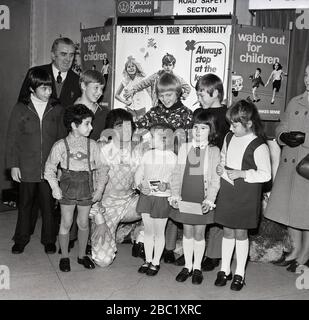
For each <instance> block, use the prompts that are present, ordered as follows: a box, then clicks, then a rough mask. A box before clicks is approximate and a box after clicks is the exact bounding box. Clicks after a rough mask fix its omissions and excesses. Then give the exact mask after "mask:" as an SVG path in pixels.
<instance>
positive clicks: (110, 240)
mask: <svg viewBox="0 0 309 320" xmlns="http://www.w3.org/2000/svg"><path fill="white" fill-rule="evenodd" d="M142 152H143V148H142V146H135V147H133V146H132V145H131V146H130V148H127V149H123V150H121V149H119V148H118V147H117V146H116V145H115V144H114V143H113V142H110V143H108V144H105V145H103V146H102V148H101V161H102V162H103V164H104V167H105V172H106V175H108V182H107V184H106V187H105V191H104V195H103V198H102V201H101V202H100V203H97V204H95V205H94V206H93V207H92V209H91V212H90V213H91V215H92V216H95V215H96V214H97V213H98V212H101V213H103V215H104V219H105V223H106V225H107V227H108V229H109V232H107V233H106V235H105V240H104V243H103V242H102V241H101V240H102V239H101V238H100V240H99V241H98V242H97V243H92V258H93V260H94V261H95V262H96V263H97V264H98V265H99V266H101V267H105V266H108V265H109V264H111V263H112V262H113V260H114V258H115V256H116V251H117V246H116V242H117V241H116V232H117V234H118V233H119V231H120V230H119V228H118V226H119V223H120V222H132V221H137V220H140V219H141V217H140V216H139V215H138V214H137V213H136V204H137V201H138V195H137V194H136V193H135V192H134V190H133V182H134V174H135V171H136V169H137V166H138V164H139V162H140V159H141V157H142ZM117 228H118V229H117ZM124 228H125V229H126V231H124V233H129V232H130V231H131V229H132V227H130V228H126V227H124Z"/></svg>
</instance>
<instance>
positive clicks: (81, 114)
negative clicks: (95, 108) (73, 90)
mask: <svg viewBox="0 0 309 320" xmlns="http://www.w3.org/2000/svg"><path fill="white" fill-rule="evenodd" d="M86 118H92V119H94V113H93V112H92V111H91V110H90V109H89V108H87V107H86V106H85V105H84V104H74V105H71V106H69V107H67V108H66V109H65V111H64V115H63V123H64V126H65V127H66V128H67V129H68V131H72V122H74V123H75V125H76V126H79V125H80V124H81V123H82V122H83V120H84V119H86Z"/></svg>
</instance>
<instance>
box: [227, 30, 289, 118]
mask: <svg viewBox="0 0 309 320" xmlns="http://www.w3.org/2000/svg"><path fill="white" fill-rule="evenodd" d="M235 32H236V34H235V43H234V48H235V49H234V58H233V67H232V92H233V100H234V101H235V100H238V99H251V100H258V101H255V104H256V106H257V107H258V109H259V113H260V115H261V118H262V119H263V120H278V119H279V117H280V113H281V112H282V111H283V110H284V108H285V103H286V86H287V76H288V74H287V72H288V61H289V59H288V57H289V42H290V40H289V39H290V34H289V31H287V30H286V31H284V30H279V29H265V28H259V27H251V26H236V30H235ZM277 62H279V63H280V65H281V66H282V69H281V72H280V71H277V70H275V69H274V64H275V63H277ZM257 68H259V69H261V73H260V79H261V80H262V82H263V83H264V84H265V85H266V83H267V80H268V79H269V78H270V75H271V74H272V72H273V71H274V73H273V76H272V77H271V79H270V80H269V83H268V84H267V86H266V87H264V86H263V84H262V83H261V82H259V80H257V74H256V71H257ZM255 74H256V75H255ZM274 81H276V82H274ZM258 82H259V84H258ZM257 85H258V87H256V86H257ZM254 87H256V89H255V92H253V88H254ZM274 90H275V91H276V92H275V96H274V98H273V93H274ZM255 98H257V99H255ZM272 102H273V103H272Z"/></svg>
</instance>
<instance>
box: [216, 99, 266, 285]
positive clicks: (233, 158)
mask: <svg viewBox="0 0 309 320" xmlns="http://www.w3.org/2000/svg"><path fill="white" fill-rule="evenodd" d="M227 118H228V120H229V122H230V123H231V127H230V130H231V131H232V132H229V133H228V134H227V135H226V137H225V140H224V144H223V148H222V151H221V164H220V165H219V166H218V168H217V172H218V174H219V175H220V176H221V188H220V192H219V194H218V198H217V203H216V205H217V207H216V213H215V222H216V223H219V224H221V225H222V226H223V227H224V228H223V232H224V234H223V239H222V262H221V271H219V272H218V274H217V279H216V281H215V285H216V286H225V285H226V283H227V280H232V273H231V270H230V265H231V260H232V256H233V252H234V248H236V250H235V251H236V260H237V265H236V271H235V274H234V277H233V281H232V283H231V289H232V290H235V291H239V290H241V289H242V287H243V285H244V279H245V267H246V261H247V258H248V252H249V240H248V229H255V228H257V226H258V221H259V215H260V205H261V192H262V183H263V182H266V181H269V180H270V179H271V164H270V156H269V150H268V146H267V144H266V143H265V138H264V132H263V127H262V123H261V120H260V117H259V113H258V111H257V108H256V107H255V105H254V104H253V103H251V102H248V101H246V100H240V101H238V102H236V103H235V104H234V105H233V106H232V107H231V108H230V109H228V112H227Z"/></svg>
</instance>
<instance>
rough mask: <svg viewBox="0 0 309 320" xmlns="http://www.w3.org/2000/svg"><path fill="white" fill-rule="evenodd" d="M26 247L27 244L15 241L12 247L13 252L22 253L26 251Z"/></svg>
mask: <svg viewBox="0 0 309 320" xmlns="http://www.w3.org/2000/svg"><path fill="white" fill-rule="evenodd" d="M24 249H25V246H24V245H23V244H19V243H15V244H14V245H13V247H12V253H14V254H20V253H23V252H24Z"/></svg>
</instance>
